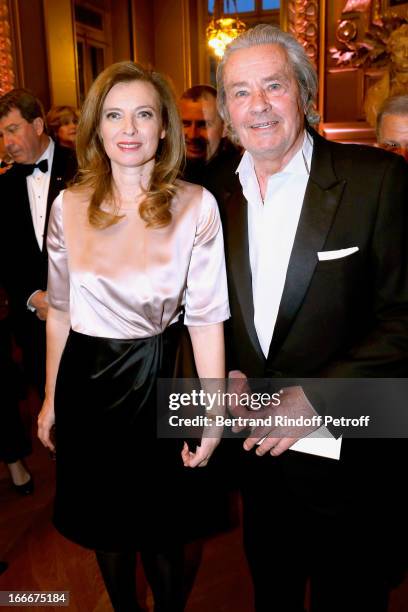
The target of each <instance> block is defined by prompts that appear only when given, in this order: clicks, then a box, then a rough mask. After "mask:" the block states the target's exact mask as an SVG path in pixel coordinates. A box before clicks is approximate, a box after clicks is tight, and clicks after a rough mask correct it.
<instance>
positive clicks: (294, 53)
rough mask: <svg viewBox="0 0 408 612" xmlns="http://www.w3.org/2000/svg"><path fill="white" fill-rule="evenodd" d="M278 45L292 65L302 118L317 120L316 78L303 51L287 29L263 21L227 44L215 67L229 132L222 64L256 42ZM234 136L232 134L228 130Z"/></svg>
mask: <svg viewBox="0 0 408 612" xmlns="http://www.w3.org/2000/svg"><path fill="white" fill-rule="evenodd" d="M271 44H274V45H280V46H281V47H282V48H283V49H284V51H285V52H286V55H287V58H288V62H289V65H290V66H291V68H292V70H293V73H294V75H295V78H296V80H297V83H298V87H299V93H300V99H301V102H302V107H303V110H304V113H305V118H306V120H307V121H308V123H310V124H314V123H318V122H319V115H318V114H317V112H316V110H315V100H316V94H317V86H318V79H317V74H316V70H315V69H314V67H313V65H312V63H311V61H310V60H309V58H308V56H307V55H306V52H305V50H304V49H303V47H302V45H300V44H299V43H298V41H297V40H296V39H295V38H294V37H293V36H292V35H291V34H288V33H287V32H283V31H282V30H281V29H279V28H278V27H276V26H273V25H269V24H266V23H263V24H260V25H257V26H255V27H253V28H251V29H250V30H248V31H247V32H244V33H243V34H241V36H238V38H236V39H235V40H233V41H232V43H230V44H229V45H228V47H227V48H226V50H225V53H224V57H223V58H222V60H221V62H220V63H219V65H218V69H217V91H218V96H217V102H218V110H219V113H220V115H221V117H222V118H223V119H224V121H225V123H226V125H227V127H228V130H229V131H230V132H231V124H230V118H229V113H228V109H227V104H226V92H225V84H224V68H225V64H226V62H227V60H228V58H229V57H230V55H232V53H234V51H237V50H238V49H249V48H250V47H255V46H258V45H271ZM231 136H232V137H234V134H233V133H231Z"/></svg>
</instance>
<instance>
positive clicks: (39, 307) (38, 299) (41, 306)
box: [29, 291, 48, 321]
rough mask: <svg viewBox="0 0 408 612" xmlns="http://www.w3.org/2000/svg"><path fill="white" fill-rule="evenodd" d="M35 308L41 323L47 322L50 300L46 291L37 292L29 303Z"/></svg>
mask: <svg viewBox="0 0 408 612" xmlns="http://www.w3.org/2000/svg"><path fill="white" fill-rule="evenodd" d="M29 304H30V306H33V307H34V308H35V314H36V315H37V317H38V318H39V319H41V321H45V320H46V318H47V314H48V299H47V292H46V291H37V293H34V295H33V296H32V298H31V299H30V302H29Z"/></svg>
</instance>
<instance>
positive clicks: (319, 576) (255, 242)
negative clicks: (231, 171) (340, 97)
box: [217, 25, 408, 612]
mask: <svg viewBox="0 0 408 612" xmlns="http://www.w3.org/2000/svg"><path fill="white" fill-rule="evenodd" d="M217 81H218V100H219V108H220V113H221V116H222V117H223V119H224V121H225V122H226V124H227V125H228V126H229V127H230V130H231V133H232V136H233V137H235V138H236V139H237V140H239V142H240V144H241V145H242V146H243V148H244V150H245V153H244V155H243V158H242V161H241V162H240V165H239V167H238V170H237V177H236V181H235V186H233V187H228V193H224V194H223V196H222V197H223V200H224V201H223V205H224V208H225V217H226V219H225V239H226V252H227V266H228V274H229V288H230V304H231V314H232V318H231V329H230V330H229V332H230V333H229V337H230V341H229V342H230V345H229V355H230V367H231V369H234V370H235V372H233V373H232V376H235V377H242V378H243V377H244V376H247V377H252V378H257V377H260V378H262V377H265V378H267V379H274V378H276V379H277V381H278V382H277V384H278V385H279V379H280V378H281V377H283V378H290V377H310V378H315V377H321V378H323V377H333V378H336V377H340V378H341V377H345V378H347V377H406V376H407V371H408V275H407V263H408V252H407V246H408V244H407V237H408V232H407V229H408V228H407V216H408V208H407V204H408V173H407V171H406V165H405V163H404V161H403V160H402V159H399V158H398V156H395V155H394V156H393V155H390V154H388V153H386V152H384V151H380V150H378V149H375V148H368V147H363V146H355V145H341V144H337V143H331V142H328V141H326V140H324V139H323V138H321V137H320V136H319V135H318V134H317V132H316V131H314V130H313V129H312V128H311V127H310V124H311V123H312V122H315V121H316V115H315V113H314V110H313V103H314V100H315V95H316V90H317V77H316V74H315V71H314V69H313V67H312V66H311V64H310V62H309V60H308V58H307V56H306V54H305V52H304V50H303V48H302V47H301V46H300V45H299V44H298V43H297V42H296V41H295V39H294V38H293V37H292V36H290V35H289V34H287V33H283V32H282V31H280V30H279V29H278V28H276V27H274V26H269V25H260V26H256V27H255V28H253V29H252V30H250V31H248V32H247V33H245V34H243V35H242V36H241V37H239V38H238V39H236V40H235V41H234V42H233V43H232V44H231V45H230V46H229V47H228V48H227V51H226V54H225V56H224V58H223V60H222V62H221V63H220V66H219V68H218V74H217ZM218 195H220V194H218ZM279 388H280V387H279V386H278V389H279ZM305 390H306V393H305ZM305 390H304V389H303V388H301V387H291V388H289V389H286V390H284V393H283V395H282V398H281V399H282V401H281V405H280V408H279V411H280V414H283V415H285V414H289V413H291V414H292V416H296V414H301V415H302V414H303V415H313V414H315V413H314V408H316V409H317V410H318V411H319V410H320V408H319V407H318V405H317V404H314V401H315V399H316V398H313V396H308V395H307V393H308V392H307V388H306V389H305ZM323 400H324V397H323ZM329 409H330V406H329ZM344 409H345V413H347V406H344ZM385 409H386V406H385ZM252 414H253V413H252ZM322 433H323V434H324V432H322ZM268 434H269V435H268ZM327 435H329V434H328V432H327ZM295 442H296V437H290V436H285V435H283V436H280V435H279V434H276V431H275V432H274V431H269V432H268V431H265V428H264V429H263V430H258V429H256V430H254V431H252V433H251V434H250V436H249V437H248V438H247V439H246V440H245V442H244V449H245V451H246V452H241V457H240V464H239V465H240V467H239V470H240V473H241V476H242V493H243V507H244V544H245V550H246V554H247V558H248V562H249V566H250V569H251V573H252V578H253V582H254V587H255V601H256V610H257V612H300V611H303V609H304V598H305V586H306V582H307V580H308V579H310V586H311V588H310V594H311V610H312V611H313V612H340V611H342V612H344V611H345V610H347V611H348V612H350V611H351V610H353V611H355V612H357V611H359V612H363V611H367V612H380V611H381V612H385V610H386V608H387V597H388V591H389V588H390V579H391V576H390V573H391V572H389V570H390V569H391V566H392V565H393V563H392V561H393V560H396V558H397V552H396V551H395V547H396V543H399V542H401V541H403V540H404V538H403V537H402V536H403V533H402V532H401V531H398V528H399V527H401V524H402V523H401V522H399V520H398V515H399V513H401V514H402V506H400V505H399V503H398V500H397V499H396V497H397V496H396V492H397V491H398V488H400V487H401V486H403V485H402V484H401V483H398V479H397V476H396V474H397V471H396V470H397V467H398V466H397V465H396V464H395V463H394V462H393V458H394V459H395V455H397V449H398V445H397V442H398V440H383V441H377V440H368V439H367V440H349V439H345V440H343V441H342V448H341V453H340V459H339V460H336V459H333V458H331V459H329V458H323V457H321V456H318V455H317V452H316V453H315V452H314V451H313V448H312V447H313V444H314V441H313V440H312V445H311V447H309V452H295V451H294V450H289V449H290V447H292V446H293V444H294V443H295ZM302 442H304V440H302ZM333 442H334V443H336V444H337V442H336V441H335V440H334V439H333ZM304 450H305V448H304ZM306 450H307V449H306ZM404 461H405V462H406V459H404ZM237 469H238V468H237ZM396 484H397V485H399V487H398V486H395V485H396ZM405 521H406V517H404V521H403V522H404V523H405ZM391 551H392V555H391Z"/></svg>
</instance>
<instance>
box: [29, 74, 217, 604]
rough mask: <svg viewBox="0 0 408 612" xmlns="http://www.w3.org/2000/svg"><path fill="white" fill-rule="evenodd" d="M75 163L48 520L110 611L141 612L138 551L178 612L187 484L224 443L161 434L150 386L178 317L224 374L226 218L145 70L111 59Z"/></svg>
mask: <svg viewBox="0 0 408 612" xmlns="http://www.w3.org/2000/svg"><path fill="white" fill-rule="evenodd" d="M77 155H78V164H79V174H78V177H77V180H76V182H75V184H74V185H73V186H72V187H70V188H69V189H68V190H66V191H64V192H62V193H61V194H60V196H58V198H57V199H56V200H55V202H54V205H53V208H52V212H51V217H50V222H49V232H48V253H49V281H48V300H49V314H48V319H47V382H46V397H45V402H44V405H43V408H42V410H41V413H40V415H39V419H38V431H39V437H40V439H41V441H42V443H43V444H44V445H45V446H47V447H48V448H50V449H51V450H54V448H55V450H56V458H57V487H56V499H55V510H54V524H55V525H56V527H57V529H58V530H59V531H60V532H61V533H62V534H63V535H64V536H66V537H67V538H69V539H70V540H72V541H74V542H77V543H78V544H81V545H82V546H85V547H87V548H91V549H93V550H95V551H96V556H97V560H98V563H99V566H100V569H101V572H102V575H103V578H104V580H105V584H106V587H107V590H108V592H109V595H110V598H111V601H112V604H113V606H114V609H115V610H119V611H126V612H131V611H133V610H139V609H140V608H139V607H138V604H137V600H136V588H135V580H134V576H135V563H136V561H135V558H136V551H137V550H139V551H140V553H141V558H142V562H143V565H144V570H145V573H146V576H147V578H148V580H149V582H150V585H151V588H152V591H153V595H154V599H155V605H156V607H157V609H160V610H163V611H170V610H171V611H172V612H177V611H179V610H183V608H184V603H183V592H182V591H183V589H182V570H183V537H182V536H181V534H182V533H183V512H185V508H188V505H187V502H186V491H185V489H186V487H185V482H184V480H183V474H185V469H186V467H196V466H204V465H206V463H207V461H208V460H209V458H210V456H211V454H212V452H213V451H214V449H215V447H216V446H217V444H218V440H216V439H214V438H210V437H207V438H206V437H204V436H203V438H202V440H201V443H200V445H199V446H197V447H196V448H195V449H190V448H189V447H188V446H187V444H186V443H184V446H182V445H181V444H180V443H179V442H178V441H177V440H157V438H156V423H155V411H156V405H155V382H156V380H157V378H158V377H159V376H160V377H166V376H167V377H169V376H171V375H172V371H173V367H174V359H175V351H176V348H177V337H178V328H179V324H178V320H179V317H180V314H181V313H182V312H184V313H185V315H184V323H185V324H186V325H187V326H188V329H189V332H190V336H191V340H192V344H193V348H194V355H195V362H196V368H197V371H198V374H199V376H200V378H223V377H224V341H223V321H224V320H225V319H227V318H228V317H229V308H228V298H227V287H226V274H225V262H224V254H223V240H222V232H221V225H220V220H219V214H218V209H217V205H216V203H215V200H214V198H213V197H212V196H211V195H210V194H209V192H207V191H205V190H204V189H203V188H201V187H199V186H197V185H191V184H189V183H185V182H183V181H181V180H179V178H178V175H179V169H180V164H181V163H182V160H183V157H184V140H183V134H182V128H181V123H180V119H179V116H178V111H177V106H176V103H175V100H174V97H173V94H172V92H171V89H170V87H169V85H168V83H167V82H166V80H165V79H164V78H163V77H162V76H161V75H160V74H159V73H156V72H151V71H148V70H146V69H144V68H143V67H142V66H140V65H137V64H134V63H132V62H121V63H118V64H114V65H112V66H110V67H109V68H107V69H106V70H105V71H104V72H103V73H102V74H100V75H99V77H98V78H97V79H96V81H95V83H94V84H93V86H92V88H91V90H90V92H89V94H88V97H87V99H86V101H85V103H84V106H83V109H82V113H81V119H80V123H79V126H78V134H77ZM54 423H55V441H54V436H52V435H51V431H52V429H53V426H54ZM54 443H55V447H54ZM187 493H188V492H187Z"/></svg>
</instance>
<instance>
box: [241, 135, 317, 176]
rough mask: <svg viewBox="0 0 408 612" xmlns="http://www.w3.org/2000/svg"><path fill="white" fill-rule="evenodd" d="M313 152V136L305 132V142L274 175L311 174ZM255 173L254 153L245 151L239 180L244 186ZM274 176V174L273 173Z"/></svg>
mask: <svg viewBox="0 0 408 612" xmlns="http://www.w3.org/2000/svg"><path fill="white" fill-rule="evenodd" d="M312 154H313V138H312V137H311V135H310V134H309V133H308V132H306V130H305V132H304V138H303V144H302V147H301V148H300V149H299V151H297V153H295V155H294V156H293V157H292V159H291V160H289V162H288V163H287V164H286V166H285V167H284V168H282V170H280V171H279V172H276V173H275V174H274V175H273V176H277V175H282V174H298V175H300V176H304V175H306V176H309V174H310V167H311V164H312ZM254 173H255V164H254V159H253V157H252V155H251V154H250V153H249V152H248V151H245V153H244V155H243V156H242V159H241V161H240V163H239V166H238V168H237V169H236V174H238V176H239V180H240V183H241V185H242V186H244V185H245V184H247V182H248V180H250V178H251V177H253V176H254ZM271 176H272V175H271Z"/></svg>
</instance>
